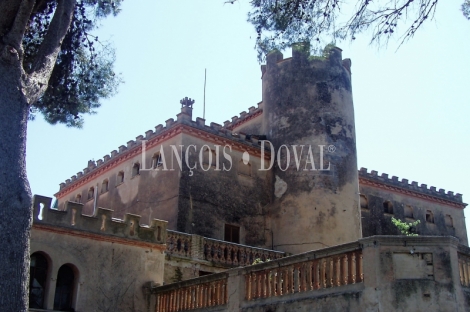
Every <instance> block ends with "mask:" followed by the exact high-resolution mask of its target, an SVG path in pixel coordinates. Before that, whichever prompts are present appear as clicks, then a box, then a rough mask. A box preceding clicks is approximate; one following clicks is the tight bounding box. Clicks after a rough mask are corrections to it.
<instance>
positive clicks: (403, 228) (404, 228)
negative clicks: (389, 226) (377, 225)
mask: <svg viewBox="0 0 470 312" xmlns="http://www.w3.org/2000/svg"><path fill="white" fill-rule="evenodd" d="M392 223H393V225H395V226H396V227H397V229H398V230H399V231H400V233H401V234H403V235H406V236H418V234H417V233H413V230H414V228H416V226H417V225H418V224H419V223H421V221H420V220H416V221H415V222H409V223H407V222H404V221H401V220H399V219H395V218H394V217H392Z"/></svg>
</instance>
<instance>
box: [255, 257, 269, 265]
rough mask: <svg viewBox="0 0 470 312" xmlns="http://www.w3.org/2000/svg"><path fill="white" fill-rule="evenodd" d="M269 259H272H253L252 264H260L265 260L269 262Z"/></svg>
mask: <svg viewBox="0 0 470 312" xmlns="http://www.w3.org/2000/svg"><path fill="white" fill-rule="evenodd" d="M268 261H271V259H266V261H263V260H261V258H256V259H255V260H254V261H253V263H252V265H255V264H259V263H265V262H268Z"/></svg>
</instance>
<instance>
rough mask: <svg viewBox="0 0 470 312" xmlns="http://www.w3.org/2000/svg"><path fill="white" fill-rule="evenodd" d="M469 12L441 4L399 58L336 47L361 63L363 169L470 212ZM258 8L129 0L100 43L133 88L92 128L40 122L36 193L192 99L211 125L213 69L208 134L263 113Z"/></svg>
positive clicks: (89, 120) (89, 121)
mask: <svg viewBox="0 0 470 312" xmlns="http://www.w3.org/2000/svg"><path fill="white" fill-rule="evenodd" d="M460 5H461V0H460V1H455V0H448V1H440V2H439V4H438V7H437V12H436V16H435V19H434V20H433V21H430V22H428V23H426V24H425V25H424V27H423V28H422V29H421V30H420V31H418V32H417V34H416V35H415V37H414V38H413V39H412V40H411V41H409V42H407V43H406V44H404V45H403V46H402V47H401V48H400V49H398V50H397V46H398V44H397V42H392V43H390V44H389V46H388V47H387V48H382V49H378V48H377V47H376V46H371V45H369V41H368V39H369V38H368V37H367V36H361V37H359V36H358V39H357V40H355V41H354V42H353V43H349V42H339V43H337V45H338V46H339V47H340V48H342V49H343V58H350V59H351V60H352V82H353V96H354V107H355V108H354V109H355V119H356V137H357V151H358V167H359V168H360V167H365V168H368V169H369V171H370V170H377V171H378V172H379V175H380V174H381V173H388V174H389V176H390V177H391V176H392V175H395V176H398V177H399V178H400V179H401V178H406V179H408V180H409V181H410V182H411V181H417V182H418V183H419V184H421V183H424V184H427V185H428V187H430V186H436V187H437V188H438V189H439V188H443V189H445V190H446V192H447V191H453V192H454V193H461V194H463V199H464V202H470V183H469V182H468V181H469V179H470V169H469V168H470V166H469V165H468V159H469V155H470V140H469V135H470V123H469V122H468V118H469V115H470V105H469V104H470V103H469V100H468V99H469V96H468V92H469V91H470V79H469V78H470V77H469V75H470V41H469V38H470V21H468V20H466V19H465V18H464V17H463V15H462V13H461V12H460ZM249 9H250V7H249V1H248V0H239V1H238V2H236V3H235V4H233V5H230V4H224V1H223V0H216V1H214V0H213V1H207V0H172V1H161V0H133V1H129V0H128V1H124V3H123V5H122V12H121V13H120V14H119V15H118V16H117V17H115V18H112V17H111V18H108V19H106V20H105V21H103V23H102V27H101V28H100V30H99V31H97V32H96V34H97V35H98V36H99V38H100V40H102V39H107V40H109V41H111V42H113V44H114V47H115V48H116V64H115V65H116V66H115V69H116V72H117V73H121V75H122V78H123V80H124V81H125V82H124V84H122V85H121V86H120V88H119V92H118V94H117V95H116V96H114V97H112V98H110V99H107V100H104V101H103V102H102V104H103V105H102V107H101V108H99V109H98V111H97V114H95V115H91V116H87V117H86V119H85V125H84V128H83V129H74V128H67V127H65V126H63V125H55V126H51V125H49V124H47V123H46V122H44V121H43V119H42V117H41V116H38V118H37V119H36V120H35V121H33V122H30V123H29V125H28V141H27V170H28V178H29V181H30V184H31V189H32V192H33V194H39V195H44V196H50V197H53V195H54V193H56V192H57V191H58V190H59V183H61V182H63V181H65V180H66V179H68V178H70V177H71V176H72V175H75V174H76V173H77V172H79V171H81V170H83V168H85V167H86V166H87V162H88V160H90V159H94V160H98V159H100V158H102V157H103V156H104V155H106V154H109V153H110V152H111V151H112V150H115V149H117V148H118V147H119V146H120V145H126V143H127V141H130V140H134V139H135V138H136V137H137V136H138V135H144V132H145V131H147V130H150V129H154V127H155V126H157V125H158V124H165V120H167V119H169V118H175V119H176V114H177V113H179V111H180V103H179V101H180V99H182V98H183V97H186V96H187V97H191V98H193V99H195V100H196V102H195V104H194V111H193V119H195V118H196V117H202V115H203V105H202V104H203V97H204V70H205V69H207V87H206V116H205V117H206V124H209V123H210V122H217V123H219V124H223V122H224V121H225V120H230V119H231V117H232V116H238V115H239V113H240V112H242V111H247V110H248V108H249V107H250V106H256V104H257V103H258V102H260V101H261V79H260V78H261V71H260V64H259V63H258V61H257V58H256V56H257V54H256V51H255V50H254V45H255V38H256V32H255V31H254V29H253V27H252V26H251V25H250V24H249V23H247V22H246V19H247V17H246V14H247V12H248V10H249ZM289 56H290V51H284V57H289ZM106 208H110V209H112V207H106ZM466 210H468V211H466V213H465V215H466V216H467V217H466V221H467V229H470V208H469V209H466Z"/></svg>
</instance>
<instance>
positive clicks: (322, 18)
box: [229, 0, 470, 62]
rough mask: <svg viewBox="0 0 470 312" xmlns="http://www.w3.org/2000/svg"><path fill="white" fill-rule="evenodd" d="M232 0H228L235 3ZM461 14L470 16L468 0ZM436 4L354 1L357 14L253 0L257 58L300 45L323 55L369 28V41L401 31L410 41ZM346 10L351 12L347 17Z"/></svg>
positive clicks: (299, 0)
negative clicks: (327, 48)
mask: <svg viewBox="0 0 470 312" xmlns="http://www.w3.org/2000/svg"><path fill="white" fill-rule="evenodd" d="M233 1H234V0H232V1H229V2H230V3H233ZM464 1H465V2H464V4H463V5H462V11H463V14H464V16H466V17H467V18H470V0H464ZM437 3H438V0H421V1H409V0H397V1H385V0H382V1H381V0H379V1H369V0H365V1H363V0H360V1H356V6H355V7H354V9H353V10H349V7H348V8H347V10H343V11H342V10H341V8H344V7H346V6H348V5H350V4H352V3H348V2H341V1H339V0H332V1H331V0H276V1H272V0H252V1H251V5H252V10H251V11H250V12H249V13H248V21H249V22H250V23H251V24H252V25H253V26H254V28H255V30H256V32H257V34H258V37H257V39H256V49H257V51H258V60H259V61H260V62H262V61H264V58H265V55H266V54H267V52H268V51H271V50H273V49H279V50H284V49H286V48H287V47H290V46H291V45H292V44H293V43H296V42H310V43H311V44H312V49H313V50H317V51H319V49H320V47H321V46H323V45H324V43H325V42H328V41H333V42H335V41H336V40H337V39H340V40H344V39H349V40H355V39H356V36H357V35H359V34H362V33H364V32H365V31H368V30H370V33H371V34H372V35H371V42H374V43H377V44H378V45H381V44H386V43H387V42H388V41H389V39H391V38H392V37H394V36H395V35H396V34H397V33H398V30H399V29H400V30H401V31H402V32H401V34H400V35H399V38H400V40H401V43H400V45H401V44H402V43H404V42H405V41H406V40H408V39H410V38H412V37H413V36H414V34H415V33H416V31H417V30H418V29H419V28H420V27H421V26H422V25H423V23H425V22H426V21H429V20H432V19H433V17H434V13H435V11H436V7H437ZM343 12H351V13H350V15H345V14H343Z"/></svg>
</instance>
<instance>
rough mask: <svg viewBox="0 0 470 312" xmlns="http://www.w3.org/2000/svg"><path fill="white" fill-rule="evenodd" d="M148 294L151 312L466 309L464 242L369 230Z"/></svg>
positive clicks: (468, 268) (468, 281)
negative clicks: (325, 245) (356, 237)
mask: <svg viewBox="0 0 470 312" xmlns="http://www.w3.org/2000/svg"><path fill="white" fill-rule="evenodd" d="M215 243H216V242H214V244H215ZM214 246H215V245H214ZM218 247H221V248H222V246H221V245H217V250H218ZM148 294H149V299H148V300H149V302H150V306H151V307H152V310H153V307H155V311H156V312H161V311H165V312H166V311H175V312H176V311H186V310H195V309H200V310H203V311H230V312H238V311H245V312H246V311H252V312H260V311H268V310H270V311H271V310H273V311H281V310H282V311H311V310H312V307H315V309H316V310H319V311H320V310H322V311H333V312H337V311H338V312H339V311H345V310H346V309H348V310H350V311H366V310H370V311H375V310H377V308H378V303H379V304H380V306H381V307H382V308H381V310H383V311H398V310H400V311H416V310H417V309H419V307H425V308H426V311H429V312H431V311H469V303H468V300H466V299H465V298H469V296H470V248H469V247H468V246H464V245H461V244H459V241H458V240H457V239H456V238H454V237H449V236H448V237H439V236H418V237H408V236H372V237H368V238H363V239H360V240H358V241H356V242H352V243H347V244H343V245H338V246H333V247H328V248H324V249H320V250H314V251H309V252H306V253H302V254H298V255H294V256H289V257H284V258H281V259H275V260H272V261H267V262H264V263H260V264H256V265H251V266H245V267H238V268H232V269H229V270H226V271H224V272H221V273H216V274H212V275H208V276H203V277H199V278H194V279H189V280H186V281H182V282H178V283H173V284H167V285H163V286H158V285H153V286H151V287H149V288H148ZM228 294H230V295H228Z"/></svg>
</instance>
